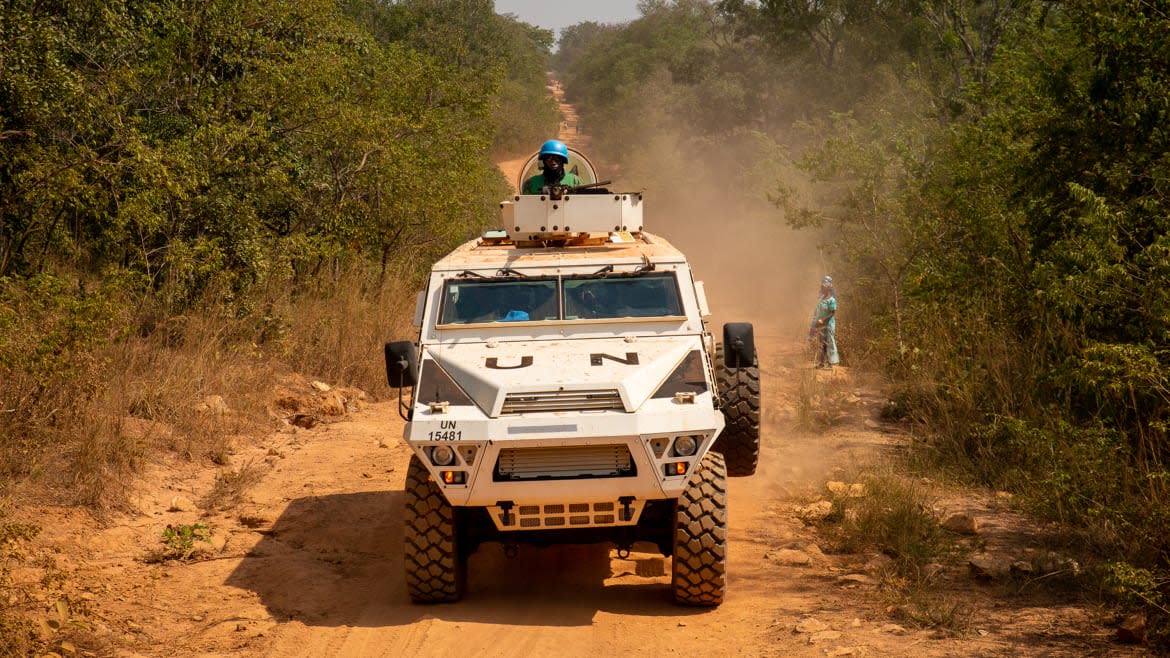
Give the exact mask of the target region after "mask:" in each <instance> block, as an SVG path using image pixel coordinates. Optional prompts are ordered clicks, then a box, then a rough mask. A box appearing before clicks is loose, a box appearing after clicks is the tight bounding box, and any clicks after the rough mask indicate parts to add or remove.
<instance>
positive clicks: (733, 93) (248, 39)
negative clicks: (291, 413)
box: [0, 0, 1170, 612]
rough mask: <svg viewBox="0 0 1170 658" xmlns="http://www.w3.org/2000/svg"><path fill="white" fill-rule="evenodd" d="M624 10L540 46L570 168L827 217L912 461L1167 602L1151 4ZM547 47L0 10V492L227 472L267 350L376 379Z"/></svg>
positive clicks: (934, 0) (450, 29) (490, 180)
mask: <svg viewBox="0 0 1170 658" xmlns="http://www.w3.org/2000/svg"><path fill="white" fill-rule="evenodd" d="M640 8H641V10H642V14H643V15H642V17H641V18H640V19H638V20H636V21H633V22H631V23H629V24H625V25H616V26H615V25H599V24H594V23H583V24H580V25H577V26H574V27H572V28H570V29H568V30H565V31H564V33H563V34H562V38H561V41H560V48H559V51H558V53H557V55H556V57H555V59H554V64H555V66H556V68H557V69H558V70H559V71H560V74H561V79H562V81H563V82H564V83H565V85H566V89H567V90H568V92H569V94H570V100H572V101H573V102H575V103H576V104H577V106H578V110H579V111H580V112H581V115H582V117H583V121H584V125H585V127H586V130H587V131H588V132H590V133H592V135H593V137H594V139H595V141H594V145H595V149H596V153H595V154H594V155H595V156H597V157H599V158H600V159H603V160H605V161H607V162H617V163H619V164H620V169H619V171H620V173H621V176H622V177H624V178H626V179H628V180H634V181H638V183H639V184H641V185H645V186H647V187H655V186H656V185H661V186H665V185H668V184H669V182H670V181H676V180H679V179H680V178H681V177H683V176H687V175H690V178H691V179H692V180H693V179H703V180H723V181H727V183H726V184H727V185H728V186H731V185H735V186H736V187H737V189H739V190H743V191H746V192H747V193H748V194H747V195H746V196H749V197H750V196H754V197H755V198H757V199H759V200H763V201H765V202H770V203H771V204H774V207H773V210H774V216H775V217H777V218H779V217H784V218H785V219H786V221H788V222H789V223H790V224H792V225H793V226H796V227H801V228H811V229H818V230H819V231H820V232H821V233H820V235H821V236H822V237H823V239H824V240H826V241H827V242H828V244H829V246H830V247H831V248H832V250H833V251H832V254H833V263H834V273H835V274H836V275H837V276H838V280H839V281H840V282H841V286H840V289H841V293H842V295H843V297H844V298H845V299H846V300H847V305H846V308H848V314H847V316H846V317H844V318H843V320H847V321H848V323H850V325H851V326H852V327H854V328H855V330H854V333H853V335H852V336H851V337H850V340H852V341H854V342H855V345H853V346H851V347H854V349H852V350H851V353H852V354H854V355H859V354H869V355H876V356H874V357H872V358H873V359H874V360H875V362H874V364H873V365H880V366H881V367H883V368H885V369H886V371H887V372H889V373H890V376H891V381H892V382H894V385H895V386H896V388H897V391H898V393H897V395H896V401H897V405H895V406H894V407H893V408H892V409H891V411H890V412H891V414H892V415H895V416H899V417H903V418H908V419H911V420H913V421H916V422H917V423H918V424H919V425H918V426H919V427H924V428H929V430H930V432H929V434H928V435H926V436H928V438H925V439H923V440H922V441H921V442H920V443H919V445H918V446H917V448H918V454H919V455H920V456H924V457H929V458H930V459H931V460H933V461H934V463H935V464H941V465H944V466H947V467H950V468H953V469H954V470H955V472H956V473H959V474H961V475H962V476H964V477H968V478H970V479H971V480H972V481H974V482H978V483H980V484H985V485H988V486H992V487H996V488H1003V489H1008V490H1012V491H1016V492H1018V493H1020V494H1022V496H1021V498H1022V499H1023V500H1026V501H1028V502H1029V505H1030V507H1031V509H1032V510H1033V511H1035V512H1037V513H1039V514H1041V515H1045V516H1048V517H1050V518H1053V519H1056V520H1060V521H1064V522H1066V523H1067V524H1068V526H1069V527H1072V528H1080V529H1081V530H1082V531H1083V539H1084V543H1085V544H1086V545H1089V546H1091V547H1095V548H1097V549H1099V550H1100V554H1102V555H1106V556H1109V558H1108V560H1106V561H1105V562H1104V563H1103V565H1102V568H1101V570H1100V571H1098V573H1099V574H1101V575H1102V576H1103V578H1102V580H1101V582H1103V583H1105V584H1107V585H1109V586H1110V587H1111V588H1112V589H1111V591H1113V592H1115V593H1117V594H1118V595H1119V596H1120V597H1123V598H1126V599H1127V602H1129V603H1135V604H1142V605H1146V606H1148V607H1149V609H1151V610H1155V611H1156V610H1161V611H1163V612H1164V611H1165V610H1166V609H1167V608H1170V588H1168V585H1167V583H1168V582H1170V505H1168V503H1170V468H1168V467H1167V460H1168V459H1170V443H1168V438H1170V437H1168V432H1170V285H1167V284H1168V283H1170V207H1168V206H1170V198H1168V192H1167V190H1168V189H1170V148H1168V147H1170V129H1168V128H1167V127H1168V126H1170V68H1168V67H1167V66H1166V62H1170V39H1168V38H1167V36H1166V35H1167V34H1170V12H1168V10H1167V8H1166V6H1165V5H1164V3H1157V2H1148V1H1144V0H1133V1H1120V0H1060V1H1043V2H1042V1H1040V0H1012V1H1009V2H1001V1H990V0H975V1H974V2H959V1H958V0H895V1H893V2H876V1H874V0H859V1H852V0H851V1H848V2H846V1H844V0H826V1H824V2H815V3H810V2H797V1H795V0H718V1H708V0H677V1H674V2H668V1H666V0H644V1H643V2H641V4H640ZM551 46H552V34H551V33H550V32H548V31H545V30H540V29H537V28H533V27H532V26H528V25H525V24H523V23H520V22H517V21H516V20H515V19H513V18H511V17H506V16H505V17H501V16H498V15H496V14H495V13H494V11H493V4H492V3H491V2H488V1H487V0H460V1H459V2H448V1H444V0H402V1H399V2H390V1H389V0H340V1H339V2H332V1H330V0H298V1H293V0H231V1H228V0H208V1H206V2H198V3H183V2H174V1H172V0H154V1H146V2H125V1H123V0H93V1H91V2H84V3H78V2H66V1H63V0H58V1H49V2H43V1H36V2H34V1H32V0H13V1H11V2H5V3H3V4H2V5H0V486H2V487H4V488H5V492H6V491H8V490H10V487H9V486H8V485H10V484H11V483H12V482H23V481H31V482H34V483H38V484H41V485H45V486H47V487H49V488H50V489H51V488H53V487H56V488H57V489H56V490H57V491H59V492H63V497H64V498H66V499H72V500H75V501H78V502H83V503H87V504H91V505H94V506H96V507H101V506H103V505H110V504H117V503H118V502H119V500H120V497H119V496H120V493H121V486H122V485H121V483H122V482H123V476H124V475H125V474H127V473H129V472H132V471H133V470H134V469H136V468H137V467H138V466H139V465H140V464H141V463H142V462H143V460H144V459H145V457H146V456H147V455H148V454H150V453H151V451H158V450H164V451H171V452H172V453H173V454H178V455H181V456H183V457H186V458H192V459H212V460H214V461H217V462H223V461H226V457H225V455H226V454H227V452H229V451H230V449H231V442H232V437H233V435H234V434H236V433H239V432H243V431H245V430H246V429H247V426H248V424H249V423H253V422H264V421H265V416H264V410H263V408H262V402H261V398H262V397H263V395H257V393H263V391H265V390H266V388H267V387H269V386H270V385H271V381H272V375H273V373H274V372H276V371H278V370H281V369H292V370H295V371H297V372H302V373H307V374H312V375H315V376H319V377H323V378H327V379H330V380H331V381H336V382H340V383H351V384H358V385H363V386H366V387H368V388H374V387H376V386H377V383H378V381H379V380H380V376H379V367H378V363H379V361H378V356H377V349H378V347H377V346H378V345H379V344H380V343H381V342H382V341H383V340H385V339H386V338H388V337H391V336H392V335H394V334H395V333H396V332H398V331H399V330H400V328H399V327H397V326H396V323H397V322H398V321H399V320H400V319H401V317H402V316H403V315H404V314H403V313H402V312H401V309H402V307H404V306H408V307H413V302H412V300H411V298H410V292H411V291H413V289H414V283H415V281H416V280H417V277H418V276H419V268H420V267H422V266H424V265H425V264H426V263H427V262H429V260H430V258H431V257H432V256H433V255H434V254H437V253H441V252H444V251H446V250H447V249H448V248H449V247H450V246H451V245H452V244H453V243H454V242H456V241H458V240H461V239H463V238H465V237H466V236H467V235H469V234H472V233H474V232H476V231H478V230H479V229H480V228H482V227H483V226H485V225H486V224H488V223H489V222H491V220H492V217H493V214H494V204H495V202H496V200H497V199H498V198H499V196H500V195H501V194H502V193H503V191H504V190H505V189H506V181H504V180H503V179H502V177H501V175H500V174H499V172H498V171H497V170H496V169H495V168H494V167H493V166H492V164H491V161H490V156H491V155H493V154H494V155H499V154H502V153H509V152H517V151H521V150H526V149H527V148H529V147H530V145H531V144H533V143H536V142H538V141H539V140H540V139H542V138H543V137H544V136H546V135H547V134H548V133H549V132H550V131H551V130H552V129H553V127H554V126H555V125H556V124H557V121H558V117H557V115H556V110H555V107H553V106H552V104H551V103H550V101H549V100H548V99H547V98H546V96H545V92H544V84H545V78H544V71H545V68H546V65H547V64H548V60H549V57H550V50H551ZM718 154H728V156H727V157H719V156H718ZM702 167H706V168H707V169H706V171H702V172H700V173H698V174H697V175H696V174H694V173H693V169H695V168H702ZM863 346H864V347H863ZM212 395H220V396H223V398H225V400H226V403H227V407H228V409H229V410H230V411H231V413H229V414H222V415H211V414H207V413H206V412H205V408H206V407H207V405H206V404H203V405H201V404H200V403H201V402H205V400H206V398H207V397H208V396H212ZM132 424H133V425H134V426H133V427H131V425H132ZM0 493H4V492H0ZM0 502H2V501H0ZM2 508H3V505H0V516H3V514H2V512H3V509H2Z"/></svg>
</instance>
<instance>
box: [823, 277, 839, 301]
mask: <svg viewBox="0 0 1170 658" xmlns="http://www.w3.org/2000/svg"><path fill="white" fill-rule="evenodd" d="M825 288H828V289H829V290H828V293H827V294H826V292H825ZM836 296H837V289H836V288H834V287H833V277H831V276H829V275H828V274H826V275H825V276H823V277H821V299H825V298H827V297H836Z"/></svg>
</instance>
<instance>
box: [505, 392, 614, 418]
mask: <svg viewBox="0 0 1170 658" xmlns="http://www.w3.org/2000/svg"><path fill="white" fill-rule="evenodd" d="M596 409H625V406H624V405H622V396H621V394H620V393H618V391H617V389H616V388H610V389H597V390H591V391H534V392H531V393H509V394H508V395H507V396H506V397H505V398H504V408H503V409H501V410H500V413H504V414H523V413H536V412H540V411H589V410H596Z"/></svg>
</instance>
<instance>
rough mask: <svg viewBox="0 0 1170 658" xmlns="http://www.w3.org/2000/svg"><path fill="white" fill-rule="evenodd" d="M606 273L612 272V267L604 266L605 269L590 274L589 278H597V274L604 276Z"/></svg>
mask: <svg viewBox="0 0 1170 658" xmlns="http://www.w3.org/2000/svg"><path fill="white" fill-rule="evenodd" d="M608 272H613V265H606V266H605V267H603V268H601V269H600V270H597V271H596V272H594V273H593V274H590V275H589V276H597V275H599V274H606V273H608Z"/></svg>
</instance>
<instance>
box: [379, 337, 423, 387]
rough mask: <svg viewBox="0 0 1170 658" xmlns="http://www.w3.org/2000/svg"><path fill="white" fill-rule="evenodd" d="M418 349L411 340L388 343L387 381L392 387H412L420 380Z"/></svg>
mask: <svg viewBox="0 0 1170 658" xmlns="http://www.w3.org/2000/svg"><path fill="white" fill-rule="evenodd" d="M416 373H418V350H416V349H415V347H414V343H412V342H410V341H409V340H396V341H394V342H393V343H386V383H387V384H390V388H410V387H413V386H414V385H415V384H416V383H418V380H417V379H416V377H417V374H416Z"/></svg>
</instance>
